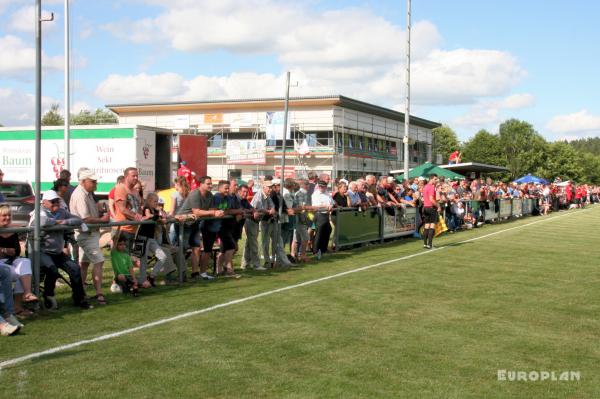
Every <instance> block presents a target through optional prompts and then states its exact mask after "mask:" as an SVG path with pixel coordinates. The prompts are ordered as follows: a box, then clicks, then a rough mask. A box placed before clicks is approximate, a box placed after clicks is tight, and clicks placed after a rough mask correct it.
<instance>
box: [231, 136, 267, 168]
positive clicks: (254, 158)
mask: <svg viewBox="0 0 600 399" xmlns="http://www.w3.org/2000/svg"><path fill="white" fill-rule="evenodd" d="M266 147H267V142H266V141H265V140H227V146H226V147H225V156H226V158H227V163H228V164H238V165H265V164H266V163H267V159H266V155H265V153H266Z"/></svg>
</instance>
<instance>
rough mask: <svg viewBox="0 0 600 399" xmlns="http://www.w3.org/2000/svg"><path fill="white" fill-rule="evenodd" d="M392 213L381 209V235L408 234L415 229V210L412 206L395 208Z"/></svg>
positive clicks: (396, 235) (388, 236) (395, 235)
mask: <svg viewBox="0 0 600 399" xmlns="http://www.w3.org/2000/svg"><path fill="white" fill-rule="evenodd" d="M394 211H395V212H394V213H393V214H390V213H388V210H387V209H383V211H382V215H383V216H382V217H383V237H384V238H391V237H399V236H403V235H410V234H412V233H414V232H415V230H416V229H417V210H416V209H415V208H413V207H410V206H407V207H406V208H404V209H402V208H396V209H395V210H394Z"/></svg>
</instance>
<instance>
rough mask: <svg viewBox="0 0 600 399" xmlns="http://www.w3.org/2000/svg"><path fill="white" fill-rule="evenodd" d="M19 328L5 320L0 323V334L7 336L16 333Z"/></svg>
mask: <svg viewBox="0 0 600 399" xmlns="http://www.w3.org/2000/svg"><path fill="white" fill-rule="evenodd" d="M20 329H21V327H18V326H13V325H12V324H10V323H8V322H6V323H4V324H2V325H0V335H2V336H3V337H8V336H11V335H14V334H16V333H17V332H19V330H20Z"/></svg>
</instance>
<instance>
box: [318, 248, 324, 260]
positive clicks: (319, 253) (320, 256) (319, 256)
mask: <svg viewBox="0 0 600 399" xmlns="http://www.w3.org/2000/svg"><path fill="white" fill-rule="evenodd" d="M322 257H323V254H322V253H321V250H320V249H319V250H318V251H317V260H321V258H322Z"/></svg>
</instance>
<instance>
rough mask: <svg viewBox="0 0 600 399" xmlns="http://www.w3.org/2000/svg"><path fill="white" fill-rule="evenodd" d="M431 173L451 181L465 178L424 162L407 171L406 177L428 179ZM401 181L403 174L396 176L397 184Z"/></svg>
mask: <svg viewBox="0 0 600 399" xmlns="http://www.w3.org/2000/svg"><path fill="white" fill-rule="evenodd" d="M432 173H435V174H436V175H438V176H444V177H445V178H446V179H451V180H464V178H465V177H464V176H463V175H460V174H458V173H456V172H453V171H451V170H448V169H444V168H440V167H439V166H436V165H434V164H432V163H430V162H425V163H424V164H422V165H419V166H416V167H414V168H412V169H411V170H409V171H408V176H409V178H411V179H412V178H414V177H420V176H422V177H426V178H429V175H431V174H432ZM403 179H404V174H401V175H399V176H396V180H398V181H399V182H401V181H402V180H403Z"/></svg>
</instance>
